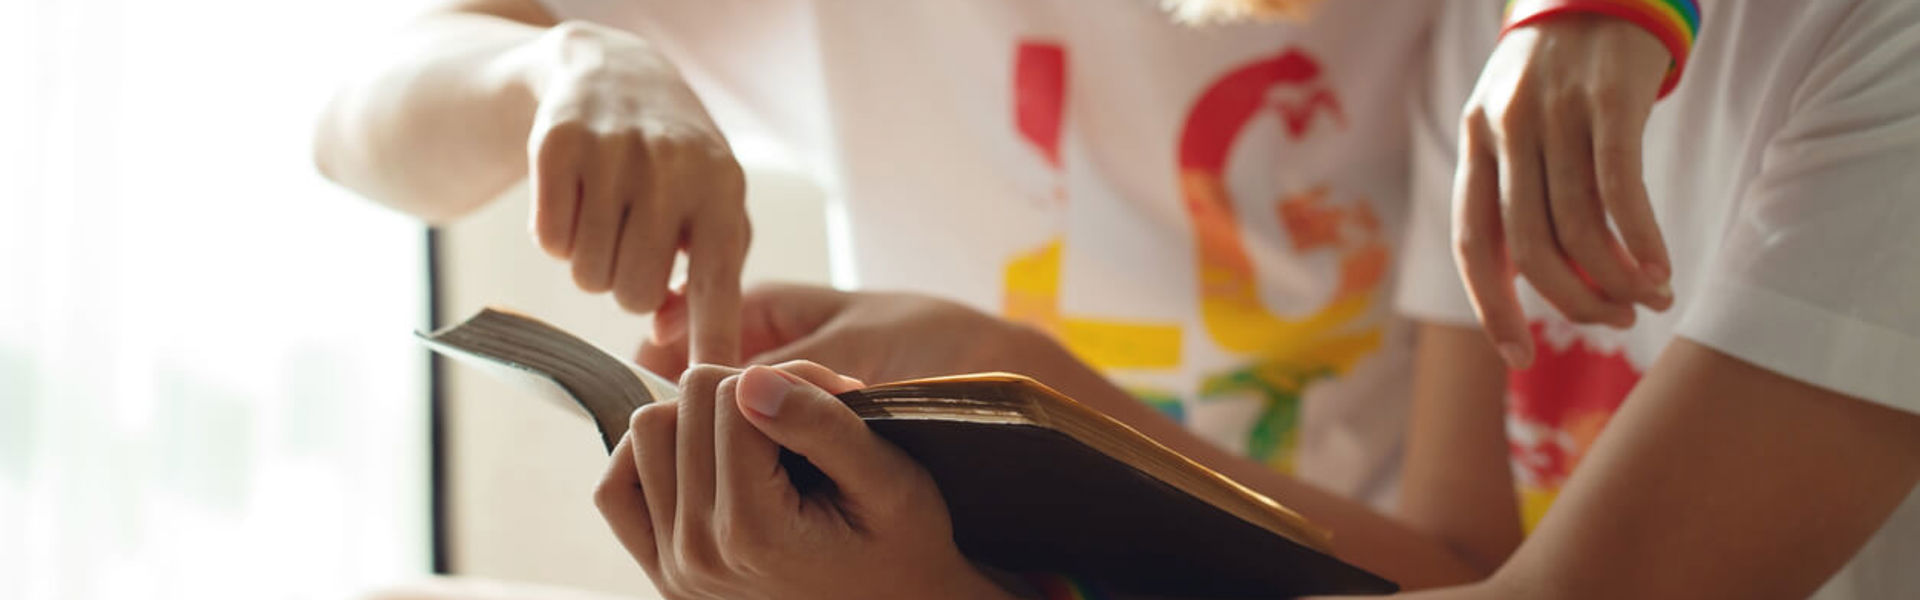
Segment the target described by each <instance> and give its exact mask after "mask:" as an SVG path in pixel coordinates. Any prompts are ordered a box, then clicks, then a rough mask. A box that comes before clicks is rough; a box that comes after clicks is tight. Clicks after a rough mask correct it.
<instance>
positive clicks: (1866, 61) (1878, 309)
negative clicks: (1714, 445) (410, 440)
mask: <svg viewBox="0 0 1920 600" xmlns="http://www.w3.org/2000/svg"><path fill="white" fill-rule="evenodd" d="M1829 39H1831V40H1833V42H1832V43H1831V44H1830V46H1829V47H1828V48H1827V49H1826V50H1825V51H1824V52H1823V55H1822V56H1820V57H1818V58H1816V59H1815V60H1814V61H1813V63H1811V66H1810V67H1809V70H1808V72H1807V76H1806V77H1805V78H1804V79H1803V80H1802V82H1801V84H1800V87H1799V88H1798V90H1797V91H1796V92H1795V94H1794V96H1793V98H1792V104H1791V109H1790V113H1789V114H1788V115H1787V117H1786V118H1785V121H1784V122H1783V124H1782V126H1781V127H1780V128H1779V129H1778V130H1777V133H1776V134H1774V135H1773V136H1772V137H1771V138H1770V139H1768V140H1767V142H1766V145H1765V147H1764V149H1763V152H1764V154H1763V155H1762V159H1761V165H1760V172H1759V173H1758V174H1757V175H1756V176H1755V177H1754V178H1753V179H1752V180H1751V181H1750V182H1749V183H1748V185H1747V186H1746V188H1745V189H1744V192H1742V194H1741V196H1740V198H1739V202H1738V203H1736V204H1735V206H1734V209H1733V212H1732V214H1729V215H1727V221H1726V227H1727V228H1728V229H1727V233H1726V236H1725V238H1724V240H1725V241H1724V242H1723V244H1722V245H1721V247H1720V248H1719V249H1718V253H1717V255H1716V256H1715V257H1714V259H1713V263H1711V265H1710V267H1709V268H1710V269H1711V275H1709V276H1707V277H1706V284H1705V285H1704V286H1703V289H1702V290H1701V291H1700V292H1697V293H1698V294H1699V296H1697V297H1696V299H1695V301H1694V302H1693V303H1692V305H1691V306H1690V307H1689V308H1688V309H1687V312H1686V313H1685V314H1684V315H1683V316H1682V318H1681V321H1680V324H1679V330H1678V332H1679V334H1680V335H1682V336H1685V337H1687V338H1689V339H1692V340H1695V341H1698V342H1700V343H1702V344H1705V345H1707V346H1710V347H1713V348H1715V349H1717V350H1719V351H1721V352H1725V353H1727V354H1730V355H1733V356H1735V357H1738V358H1740V359H1741V360H1745V361H1747V362H1750V363H1753V364H1756V365H1759V366H1761V367H1764V368H1766V369H1768V370H1771V371H1774V372H1777V373H1780V374H1783V375H1786V376H1789V377H1792V378H1794V379H1798V380H1801V381H1805V382H1807V383H1811V384H1814V385H1817V386H1820V387H1823V388H1827V389H1830V390H1834V391H1837V392H1840V393H1844V394H1847V395H1850V396H1855V397H1858V398H1863V399H1867V400H1872V401H1875V402H1879V403H1882V404H1887V405H1890V406H1894V407H1896V408H1900V409H1903V410H1907V411H1914V412H1920V3H1911V2H1881V3H1878V4H1877V5H1874V7H1873V8H1872V9H1869V10H1859V11H1854V13H1852V14H1850V15H1849V16H1848V18H1847V20H1846V21H1843V22H1842V23H1840V25H1839V29H1838V30H1836V31H1835V32H1834V33H1833V35H1832V36H1831V37H1830V38H1829Z"/></svg>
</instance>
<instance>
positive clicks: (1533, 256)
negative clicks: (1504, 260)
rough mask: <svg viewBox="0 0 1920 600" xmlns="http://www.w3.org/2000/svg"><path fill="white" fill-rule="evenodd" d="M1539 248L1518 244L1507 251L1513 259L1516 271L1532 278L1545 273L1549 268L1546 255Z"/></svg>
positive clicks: (1534, 245)
mask: <svg viewBox="0 0 1920 600" xmlns="http://www.w3.org/2000/svg"><path fill="white" fill-rule="evenodd" d="M1539 248H1540V246H1539V245H1538V244H1532V243H1524V242H1523V243H1516V244H1513V245H1512V246H1511V247H1509V248H1508V249H1507V253H1508V254H1509V255H1511V256H1512V257H1513V266H1514V268H1515V269H1517V270H1519V271H1520V272H1521V273H1525V274H1527V275H1528V276H1529V277H1532V276H1534V275H1537V274H1539V273H1544V272H1545V271H1546V269H1547V267H1548V266H1549V263H1548V259H1547V257H1546V256H1545V253H1543V252H1541V251H1540V250H1539Z"/></svg>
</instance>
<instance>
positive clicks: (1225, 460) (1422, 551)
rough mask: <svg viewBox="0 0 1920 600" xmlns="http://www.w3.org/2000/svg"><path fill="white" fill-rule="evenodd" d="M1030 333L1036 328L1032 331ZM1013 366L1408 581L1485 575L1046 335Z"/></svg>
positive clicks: (1359, 560) (1345, 553)
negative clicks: (1135, 390)
mask: <svg viewBox="0 0 1920 600" xmlns="http://www.w3.org/2000/svg"><path fill="white" fill-rule="evenodd" d="M1035 335H1036V336H1037V337H1044V336H1039V334H1035ZM1020 347H1022V348H1026V349H1027V350H1026V352H1027V354H1026V356H1024V357H1023V358H1022V359H1021V361H1020V362H1021V364H1022V366H1023V368H1021V369H1015V370H1019V371H1021V372H1024V373H1026V374H1029V375H1031V376H1033V377H1035V378H1036V379H1039V380H1041V381H1042V382H1045V383H1046V384H1047V385H1049V386H1052V387H1053V388H1054V389H1056V390H1059V391H1060V392H1061V393H1063V394H1066V395H1067V396H1069V397H1072V398H1074V399H1076V400H1079V401H1080V402H1082V403H1084V404H1087V405H1089V406H1091V407H1093V408H1096V409H1098V410H1100V411H1102V412H1104V413H1106V414H1107V415H1108V416H1111V417H1113V418H1115V419H1117V420H1119V421H1121V422H1123V423H1126V424H1127V425H1129V426H1132V427H1133V428H1134V429H1136V430H1139V431H1140V432H1141V433H1143V434H1145V435H1147V436H1148V437H1151V438H1153V439H1154V440H1156V441H1158V442H1160V443H1162V444H1165V445H1166V446H1167V447H1169V448H1172V449H1173V450H1174V451H1177V452H1179V453H1181V454H1184V455H1186V456H1187V457H1189V458H1192V459H1194V460H1196V461H1199V462H1200V463H1201V464H1204V465H1206V466H1207V467H1209V468H1212V469H1214V470H1215V471H1219V472H1220V473H1221V474H1224V475H1226V476H1227V477H1230V478H1232V479H1234V480H1235V481H1239V482H1240V483H1242V484H1244V485H1246V486H1248V487H1250V488H1253V489H1254V490H1256V491H1259V492H1261V493H1263V494H1266V495H1268V496H1270V497H1272V498H1273V499H1274V500H1277V501H1279V502H1280V503H1281V504H1284V505H1286V506H1287V507H1288V508H1292V509H1293V510H1295V511H1298V512H1300V513H1301V514H1302V515H1304V516H1306V517H1307V519H1308V520H1311V521H1313V523H1314V524H1316V525H1318V526H1321V527H1325V528H1327V529H1329V530H1331V531H1333V532H1334V552H1335V554H1336V555H1338V556H1339V557H1340V558H1341V559H1343V560H1347V561H1350V562H1353V563H1355V564H1358V565H1360V566H1362V567H1365V568H1367V569H1369V570H1372V571H1374V572H1376V573H1379V574H1381V575H1383V576H1385V577H1387V578H1389V579H1392V580H1394V581H1396V582H1399V583H1400V584H1401V585H1402V586H1405V587H1407V588H1410V589H1412V588H1424V587H1432V586H1436V585H1445V584H1450V583H1460V582H1465V581H1473V580H1476V579H1479V578H1481V577H1483V576H1484V575H1485V573H1484V572H1482V571H1481V570H1479V569H1476V568H1474V567H1473V566H1472V564H1471V563H1470V562H1469V561H1467V560H1464V559H1463V558H1462V557H1461V556H1459V555H1457V554H1455V553H1454V551H1453V550H1452V549H1451V547H1450V546H1449V545H1448V544H1446V543H1443V542H1442V541H1440V540H1438V539H1436V538H1434V537H1432V536H1428V535H1425V534H1423V533H1421V532H1420V531H1418V530H1415V529H1413V528H1410V527H1407V526H1406V525H1404V524H1402V523H1400V522H1399V521H1397V520H1395V519H1394V518H1392V517H1389V516H1387V515H1384V514H1382V513H1380V512H1377V511H1375V510H1373V509H1372V508H1371V507H1369V506H1367V505H1366V504H1364V503H1362V502H1358V501H1355V500H1351V499H1348V498H1344V497H1341V496H1339V495H1337V494H1333V493H1330V492H1327V491H1325V490H1321V489H1319V488H1316V487H1314V486H1312V485H1309V484H1307V483H1305V482H1302V481H1300V480H1298V479H1294V478H1292V477H1288V476H1287V475H1285V474H1282V473H1279V472H1275V471H1274V470H1272V469H1270V468H1268V467H1267V466H1265V465H1262V464H1260V463H1258V462H1256V461H1252V460H1249V459H1247V458H1245V457H1241V456H1237V455H1234V454H1232V453H1230V452H1227V451H1225V450H1222V449H1221V448H1220V447H1218V446H1215V445H1213V444H1212V443H1209V442H1207V441H1206V440H1204V439H1201V438H1200V437H1199V436H1197V435H1194V434H1193V433H1192V432H1190V431H1187V430H1186V429H1185V428H1184V427H1181V426H1180V425H1179V424H1178V423H1175V422H1173V421H1172V420H1171V419H1168V418H1166V417H1165V416H1163V415H1161V414H1160V413H1159V412H1158V411H1155V410H1153V408H1151V407H1149V406H1147V405H1145V404H1143V403H1141V402H1140V401H1138V400H1136V399H1134V398H1133V397H1132V396H1131V395H1129V394H1128V393H1127V392H1126V391H1125V390H1122V389H1120V388H1119V387H1117V386H1115V385H1113V383H1111V382H1109V381H1107V380H1106V378H1105V377H1103V376H1101V375H1100V374H1099V373H1098V372H1095V371H1094V370H1093V369H1092V368H1090V367H1087V366H1086V365H1084V364H1082V363H1080V362H1079V361H1077V360H1075V359H1074V358H1073V357H1072V355H1071V354H1070V353H1069V352H1067V351H1066V350H1065V349H1064V348H1061V347H1060V346H1059V345H1058V344H1057V343H1054V342H1052V341H1051V340H1047V339H1041V340H1032V341H1027V342H1025V343H1022V344H1020Z"/></svg>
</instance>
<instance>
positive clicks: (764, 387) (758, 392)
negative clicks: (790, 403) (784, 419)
mask: <svg viewBox="0 0 1920 600" xmlns="http://www.w3.org/2000/svg"><path fill="white" fill-rule="evenodd" d="M792 390H793V382H792V381H788V380H787V378H786V377H782V376H781V373H780V371H778V370H775V369H771V368H768V367H762V366H752V367H747V371H746V372H745V373H741V374H740V384H739V388H737V389H736V390H735V392H737V393H738V394H739V397H740V403H741V404H745V405H746V406H747V410H751V411H753V412H756V413H760V414H761V416H766V417H776V416H779V415H780V405H782V404H786V402H787V392H789V391H792Z"/></svg>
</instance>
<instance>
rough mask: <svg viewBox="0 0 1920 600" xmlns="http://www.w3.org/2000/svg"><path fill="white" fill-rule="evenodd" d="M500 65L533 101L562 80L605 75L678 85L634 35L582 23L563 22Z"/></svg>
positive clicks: (664, 63)
mask: <svg viewBox="0 0 1920 600" xmlns="http://www.w3.org/2000/svg"><path fill="white" fill-rule="evenodd" d="M505 63H506V64H504V65H502V72H503V73H505V77H506V78H508V79H509V80H511V81H512V82H513V83H514V84H515V85H518V86H520V87H522V88H523V89H525V90H526V92H527V93H528V94H529V95H531V96H532V97H533V98H535V99H539V98H541V97H542V96H544V95H546V94H547V92H548V90H552V89H555V88H556V85H557V84H560V83H562V82H566V81H578V80H582V79H588V78H593V77H597V76H603V75H613V76H615V77H618V78H621V79H626V80H633V81H630V83H644V81H640V79H643V77H637V76H643V75H646V74H664V75H668V76H671V78H672V79H673V80H675V81H677V80H678V76H677V73H676V72H675V71H674V69H673V67H672V65H671V64H670V63H668V62H667V60H666V58H665V57H664V56H661V55H660V53H659V51H658V50H656V49H655V48H654V46H653V45H652V44H650V43H648V42H647V41H646V40H645V39H642V38H641V37H640V36H637V35H634V34H632V33H629V32H626V31H623V30H619V29H614V28H612V27H607V26H605V25H600V24H597V23H590V22H586V21H566V22H563V23H560V24H558V25H554V26H553V27H549V28H547V29H546V31H543V32H541V34H540V35H539V36H537V37H535V38H534V39H532V40H529V41H528V43H527V44H526V45H524V46H522V47H521V48H520V49H519V50H518V51H517V52H513V53H511V55H510V56H509V57H508V58H507V59H506V61H505Z"/></svg>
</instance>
